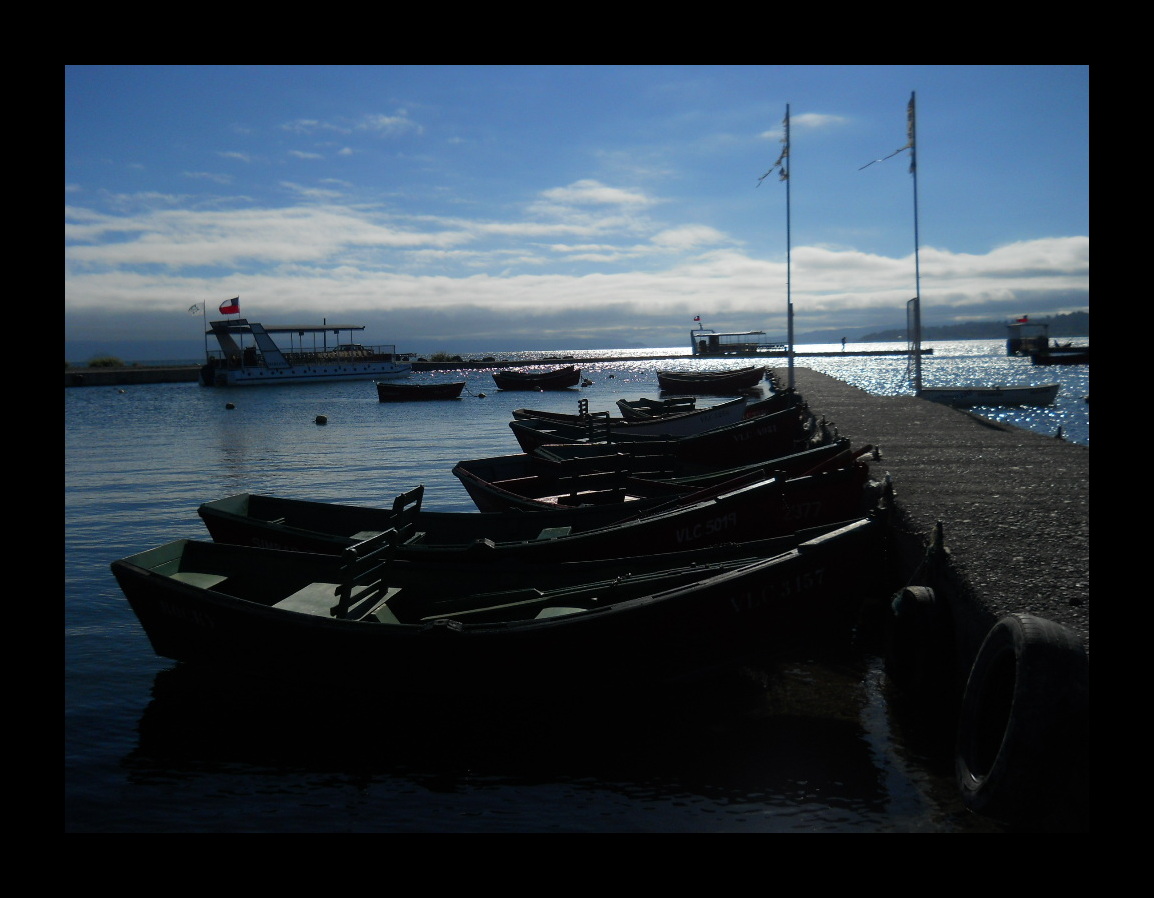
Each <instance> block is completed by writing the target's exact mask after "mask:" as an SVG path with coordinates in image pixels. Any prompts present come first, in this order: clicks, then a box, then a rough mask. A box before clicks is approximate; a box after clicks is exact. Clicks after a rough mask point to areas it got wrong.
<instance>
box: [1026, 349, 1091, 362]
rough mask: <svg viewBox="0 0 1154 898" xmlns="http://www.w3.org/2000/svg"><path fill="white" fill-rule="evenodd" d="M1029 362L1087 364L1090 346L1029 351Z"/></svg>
mask: <svg viewBox="0 0 1154 898" xmlns="http://www.w3.org/2000/svg"><path fill="white" fill-rule="evenodd" d="M1030 362H1031V363H1032V364H1034V365H1089V364H1090V347H1089V346H1085V347H1079V348H1073V349H1050V350H1045V351H1043V352H1031V353H1030Z"/></svg>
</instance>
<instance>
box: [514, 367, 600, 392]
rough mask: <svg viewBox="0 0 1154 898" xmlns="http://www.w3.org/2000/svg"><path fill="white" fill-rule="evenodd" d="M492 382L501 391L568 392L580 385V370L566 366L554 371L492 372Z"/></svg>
mask: <svg viewBox="0 0 1154 898" xmlns="http://www.w3.org/2000/svg"><path fill="white" fill-rule="evenodd" d="M493 382H494V383H496V384H497V388H498V389H501V390H529V391H534V392H536V391H541V390H568V389H570V388H571V387H576V386H579V385H580V384H581V369H580V368H575V367H574V366H572V365H566V366H565V367H564V368H558V369H556V370H554V371H494V372H493Z"/></svg>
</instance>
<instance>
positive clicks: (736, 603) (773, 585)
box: [729, 567, 825, 614]
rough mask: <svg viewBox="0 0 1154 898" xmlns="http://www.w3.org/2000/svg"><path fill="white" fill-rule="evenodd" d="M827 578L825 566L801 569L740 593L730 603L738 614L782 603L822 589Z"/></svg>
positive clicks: (731, 598) (732, 597)
mask: <svg viewBox="0 0 1154 898" xmlns="http://www.w3.org/2000/svg"><path fill="white" fill-rule="evenodd" d="M824 580H825V568H823V567H819V568H814V569H812V570H806V571H799V572H798V573H796V574H794V575H792V576H789V577H783V578H780V579H777V580H774V581H772V582H770V583H767V584H766V585H765V586H764V587H762V588H761V589H758V590H752V591H749V592H743V593H739V594H737V595H734V596H731V597H730V600H729V601H730V604H731V605H732V606H733V610H734V611H736V612H737V613H738V614H744V613H746V612H748V611H756V610H758V609H759V608H763V607H765V606H766V605H772V604H775V603H780V602H782V601H785V600H787V599H791V598H793V597H795V596H800V595H804V594H806V593H809V592H813V591H814V590H815V589H821V586H822V582H823V581H824Z"/></svg>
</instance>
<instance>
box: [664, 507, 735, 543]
mask: <svg viewBox="0 0 1154 898" xmlns="http://www.w3.org/2000/svg"><path fill="white" fill-rule="evenodd" d="M735 527H737V512H735V511H731V512H730V513H729V514H725V515H721V516H720V517H716V518H710V519H709V520H708V521H702V522H701V523H699V524H694V525H693V526H692V527H680V528H678V530H677V542H679V543H687V542H693V541H694V540H698V539H701V538H702V537H705V536H712V535H714V534H715V533H722V532H724V531H726V530H732V529H734V528H735Z"/></svg>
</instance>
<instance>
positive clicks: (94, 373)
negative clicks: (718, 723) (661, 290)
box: [64, 348, 933, 387]
mask: <svg viewBox="0 0 1154 898" xmlns="http://www.w3.org/2000/svg"><path fill="white" fill-rule="evenodd" d="M906 354H907V353H906V350H904V349H873V350H859V351H855V350H852V349H847V350H845V351H834V352H794V358H795V359H799V358H807V357H809V358H812V357H825V358H829V357H834V358H838V357H842V356H846V357H848V356H895V355H906ZM932 354H933V349H932V348H931V349H924V348H923V349H922V355H932ZM693 358H701V356H690V355H648V356H645V355H630V356H613V357H602V356H596V357H587V358H582V357H579V356H575V355H566V356H542V357H541V358H537V359H515V360H502V361H498V360H496V359H493V358H492V357H491V356H486V357H485V358H484V359H462V360H461V361H456V360H454V361H439V362H430V361H418V362H413V363H412V365H413V370H414V371H466V370H484V369H486V368H521V367H526V366H529V365H586V364H599V363H603V362H654V361H683V360H687V359H693ZM711 358H716V360H718V361H721V360H730V359H763V360H768V359H774V360H776V361H777V362H778V363H780V362H782V361H785V360H786V359H788V354H787V353H785V352H762V353H756V354H747V355H727V356H716V357H711ZM199 379H200V365H163V364H159V365H150V364H145V363H138V364H135V365H130V366H125V367H122V368H66V369H65V370H64V386H66V387H106V386H126V385H130V384H159V383H197V382H198V381H199Z"/></svg>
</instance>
